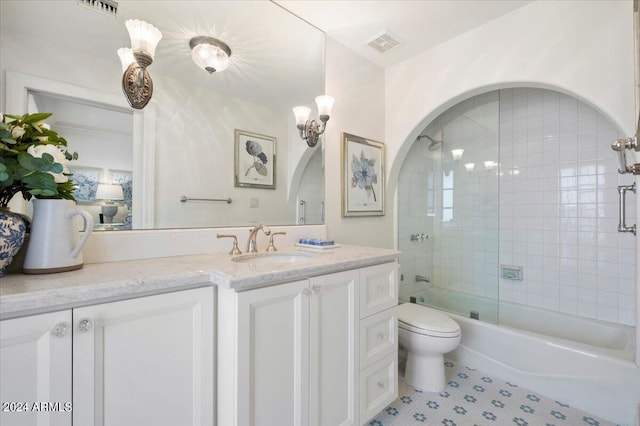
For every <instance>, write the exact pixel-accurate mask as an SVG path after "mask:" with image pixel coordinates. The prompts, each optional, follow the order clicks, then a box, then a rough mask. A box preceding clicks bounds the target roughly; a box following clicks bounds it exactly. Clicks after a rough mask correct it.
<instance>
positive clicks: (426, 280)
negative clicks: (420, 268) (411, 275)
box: [416, 275, 431, 283]
mask: <svg viewBox="0 0 640 426" xmlns="http://www.w3.org/2000/svg"><path fill="white" fill-rule="evenodd" d="M416 282H417V283H419V282H423V283H430V282H431V280H430V279H429V278H427V277H425V276H424V275H416Z"/></svg>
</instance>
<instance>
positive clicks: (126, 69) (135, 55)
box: [118, 19, 162, 109]
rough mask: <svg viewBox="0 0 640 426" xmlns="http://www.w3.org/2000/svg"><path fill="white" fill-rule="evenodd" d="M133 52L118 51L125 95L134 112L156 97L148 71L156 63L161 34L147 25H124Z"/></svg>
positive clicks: (128, 22) (135, 22)
mask: <svg viewBox="0 0 640 426" xmlns="http://www.w3.org/2000/svg"><path fill="white" fill-rule="evenodd" d="M125 25H126V27H127V31H129V38H130V39H131V48H126V47H123V48H121V49H118V56H119V57H120V61H121V63H122V69H123V74H122V91H123V92H124V95H125V96H126V98H127V101H128V102H129V105H131V107H132V108H135V109H142V108H144V107H145V106H146V105H147V104H148V103H149V100H151V96H152V95H153V81H152V80H151V76H150V75H149V72H148V71H147V67H148V66H149V65H151V63H152V62H153V56H154V55H155V52H156V47H157V46H158V42H159V41H160V39H161V38H162V33H161V32H160V30H158V29H157V28H156V27H154V26H153V25H151V24H148V23H146V22H144V21H140V20H137V19H129V20H127V21H126V22H125Z"/></svg>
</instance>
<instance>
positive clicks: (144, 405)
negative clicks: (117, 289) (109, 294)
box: [73, 287, 214, 426]
mask: <svg viewBox="0 0 640 426" xmlns="http://www.w3.org/2000/svg"><path fill="white" fill-rule="evenodd" d="M213 299H214V294H213V288H212V287H206V288H199V289H194V290H186V291H180V292H175V293H167V294H161V295H156V296H149V297H142V298H138V299H130V300H124V301H120V302H113V303H105V304H101V305H95V306H88V307H84V308H79V309H74V311H73V324H74V342H73V406H74V410H73V423H74V424H77V425H95V426H102V425H106V426H128V425H131V426H139V425H154V426H162V425H166V426H175V425H181V426H182V425H184V426H187V425H211V424H213V404H214V392H213V389H214V376H213V374H214V372H213V363H214V358H213V347H214V330H213V322H214V317H213V302H214V300H213Z"/></svg>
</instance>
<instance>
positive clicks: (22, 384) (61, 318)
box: [0, 310, 72, 426]
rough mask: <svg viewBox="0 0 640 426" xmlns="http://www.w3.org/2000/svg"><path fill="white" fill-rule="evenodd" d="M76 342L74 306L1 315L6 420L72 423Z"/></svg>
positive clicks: (0, 373) (53, 425) (20, 424)
mask: <svg viewBox="0 0 640 426" xmlns="http://www.w3.org/2000/svg"><path fill="white" fill-rule="evenodd" d="M71 345H72V338H71V310H65V311H60V312H54V313H49V314H41V315H33V316H29V317H24V318H16V319H10V320H3V321H0V401H1V402H2V407H1V408H2V410H1V411H0V424H2V425H12V426H26V425H29V426H31V425H34V426H35V425H50V426H71V408H72V407H71ZM41 403H43V404H41ZM48 403H50V404H48ZM54 404H55V405H54Z"/></svg>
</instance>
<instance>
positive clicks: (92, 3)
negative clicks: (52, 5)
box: [78, 0, 118, 16]
mask: <svg viewBox="0 0 640 426" xmlns="http://www.w3.org/2000/svg"><path fill="white" fill-rule="evenodd" d="M78 4H79V5H82V6H86V7H88V8H89V9H91V10H95V11H96V12H101V13H104V14H105V15H109V16H116V14H117V13H118V2H117V1H114V0H78Z"/></svg>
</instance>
